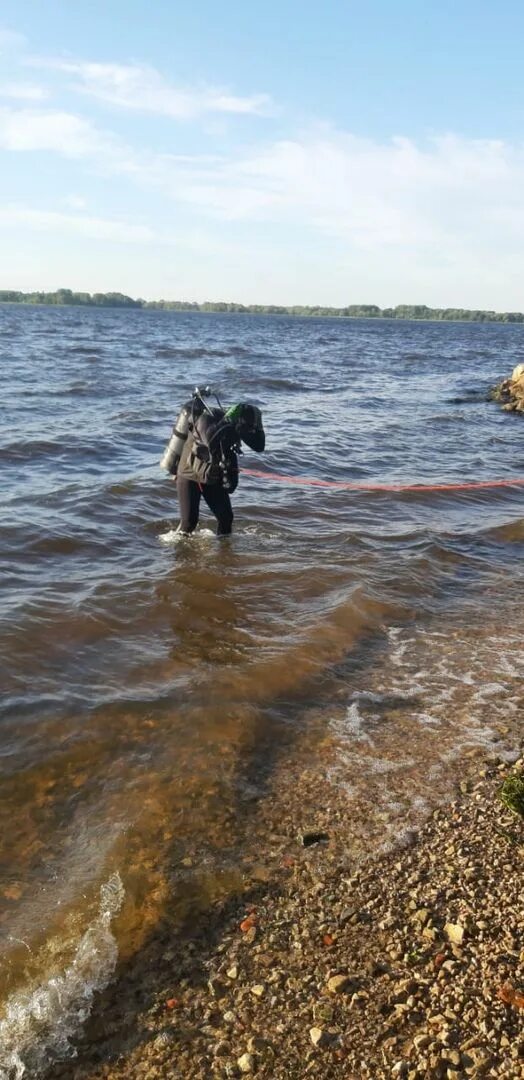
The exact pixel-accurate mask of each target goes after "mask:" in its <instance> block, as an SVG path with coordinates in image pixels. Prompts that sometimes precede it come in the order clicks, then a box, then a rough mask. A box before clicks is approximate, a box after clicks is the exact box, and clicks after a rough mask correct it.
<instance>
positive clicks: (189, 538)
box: [158, 529, 215, 544]
mask: <svg viewBox="0 0 524 1080" xmlns="http://www.w3.org/2000/svg"><path fill="white" fill-rule="evenodd" d="M210 536H213V537H214V536H215V533H214V532H213V530H212V529H198V530H197V531H196V532H194V533H191V534H190V535H188V534H187V533H183V532H180V531H179V530H178V529H169V530H168V532H165V533H159V536H158V539H159V540H160V542H161V543H162V544H181V543H187V542H194V541H195V540H206V539H208V538H209V537H210Z"/></svg>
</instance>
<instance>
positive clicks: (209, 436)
mask: <svg viewBox="0 0 524 1080" xmlns="http://www.w3.org/2000/svg"><path fill="white" fill-rule="evenodd" d="M258 417H259V419H258V422H257V426H253V427H249V426H248V425H247V424H246V423H243V422H241V423H239V424H237V425H236V426H234V425H233V424H227V423H225V422H224V413H223V411H222V410H218V409H213V416H212V417H211V418H210V417H209V415H208V414H204V415H203V416H201V417H199V418H198V420H197V421H196V423H195V429H194V432H190V434H189V435H188V438H187V441H186V445H185V447H184V451H183V453H182V458H181V460H180V465H179V468H178V475H177V491H178V502H179V506H180V525H179V529H180V532H184V533H192V532H193V531H194V530H195V529H196V527H197V525H198V518H199V512H200V499H201V497H202V496H203V497H204V501H205V502H206V503H207V505H208V507H209V509H210V510H211V513H212V514H214V515H215V517H216V519H217V523H218V524H217V536H229V534H230V533H231V531H232V528H233V508H232V506H231V499H230V495H229V490H228V489H227V488H226V487H225V486H224V470H223V468H222V467H221V466H220V464H219V462H220V459H221V455H223V453H224V450H225V454H226V458H227V460H228V462H229V465H230V468H231V470H232V476H233V483H232V485H231V490H234V488H235V487H236V476H237V474H238V466H237V462H236V454H235V452H234V445H235V444H237V445H238V444H239V443H240V441H242V442H245V443H246V445H247V446H249V447H250V448H251V450H257V451H258V452H261V451H262V450H263V449H264V447H265V443H266V436H265V433H264V429H263V427H262V423H261V420H260V414H259V413H258ZM220 425H223V426H222V427H220ZM217 430H218V431H219V437H218V439H217V437H216V433H217ZM195 450H201V452H202V455H203V459H204V462H207V467H208V468H210V472H211V475H210V478H209V481H208V482H206V480H205V479H203V478H202V475H200V476H199V475H198V473H197V472H196V471H195V470H196V469H197V468H199V463H198V462H197V461H196V460H195ZM212 461H216V462H217V464H216V465H212ZM203 468H204V471H205V469H206V465H205V464H204V466H203ZM226 481H227V469H226Z"/></svg>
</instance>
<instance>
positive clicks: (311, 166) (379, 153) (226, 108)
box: [0, 0, 524, 311]
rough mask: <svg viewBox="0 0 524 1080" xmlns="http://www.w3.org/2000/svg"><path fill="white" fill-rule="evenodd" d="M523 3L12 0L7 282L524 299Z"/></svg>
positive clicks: (3, 222) (0, 179)
mask: <svg viewBox="0 0 524 1080" xmlns="http://www.w3.org/2000/svg"><path fill="white" fill-rule="evenodd" d="M523 41H524V5H523V4H522V3H521V0H501V2H499V3H498V4H497V5H495V4H493V3H492V0H490V2H489V3H488V2H485V0H475V2H473V0H454V2H451V0H439V2H438V3H437V2H436V0H426V3H425V4H423V3H421V2H420V0H417V2H414V0H395V3H393V0H368V2H367V3H362V0H357V2H354V0H324V3H323V4H322V5H320V4H318V3H317V2H315V3H313V2H312V0H300V2H299V0H280V2H276V0H265V3H264V4H249V3H246V0H242V2H240V0H223V2H222V4H218V3H216V2H213V0H199V2H198V3H197V4H192V5H191V4H188V3H182V2H181V0H175V2H173V3H167V0H164V2H163V3H160V2H158V0H157V2H156V3H153V2H151V0H149V3H146V2H144V0H126V2H125V3H124V2H123V0H109V2H108V0H91V2H90V4H89V5H87V4H86V5H77V4H72V3H71V0H66V2H58V0H47V2H46V4H42V2H41V0H18V2H17V3H15V2H14V0H2V3H1V4H0V288H4V289H9V288H12V289H21V290H24V291H31V290H35V289H44V290H52V289H56V288H71V289H74V290H82V291H84V290H85V291H88V292H94V291H101V292H104V291H110V290H114V291H120V292H125V293H127V294H129V295H131V296H142V297H144V298H146V299H158V298H164V299H178V300H197V301H204V300H229V301H239V302H243V303H262V304H265V303H267V304H270V303H273V304H323V305H333V306H342V305H346V304H359V303H376V304H379V305H380V306H383V307H384V306H390V305H395V304H400V303H426V304H429V305H430V306H438V307H440V306H442V307H474V308H493V309H495V310H504V311H506V310H519V311H521V310H524V273H523V271H524V74H523V73H524V65H523V63H522V42H523Z"/></svg>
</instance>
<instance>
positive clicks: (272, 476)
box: [242, 469, 524, 492]
mask: <svg viewBox="0 0 524 1080" xmlns="http://www.w3.org/2000/svg"><path fill="white" fill-rule="evenodd" d="M242 472H243V473H244V476H254V477H257V478H258V479H261V480H274V481H275V482H276V483H278V484H294V485H298V486H304V487H306V486H307V487H320V488H335V489H337V490H338V491H415V492H424V491H475V490H479V489H480V488H498V487H524V478H522V477H521V478H516V479H509V480H470V481H467V482H463V483H461V484H400V483H399V484H366V483H364V484H359V483H357V482H354V481H345V480H322V479H319V478H317V477H316V476H284V475H283V474H282V473H271V472H265V471H264V470H262V469H242Z"/></svg>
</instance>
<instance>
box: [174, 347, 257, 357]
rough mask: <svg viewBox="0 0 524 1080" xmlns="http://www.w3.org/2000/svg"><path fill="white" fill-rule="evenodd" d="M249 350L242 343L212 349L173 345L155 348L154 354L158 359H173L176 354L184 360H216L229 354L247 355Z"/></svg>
mask: <svg viewBox="0 0 524 1080" xmlns="http://www.w3.org/2000/svg"><path fill="white" fill-rule="evenodd" d="M249 355H250V350H249V349H246V348H245V347H244V346H243V345H231V346H230V347H229V348H227V349H214V348H204V347H202V348H200V349H184V348H179V347H175V346H161V347H160V348H158V349H156V350H155V356H157V357H158V358H159V359H167V360H169V359H171V358H172V359H175V358H176V357H177V356H180V357H183V358H184V359H185V360H203V359H204V357H214V358H216V359H218V360H225V359H226V358H227V357H229V356H235V357H241V356H249Z"/></svg>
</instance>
